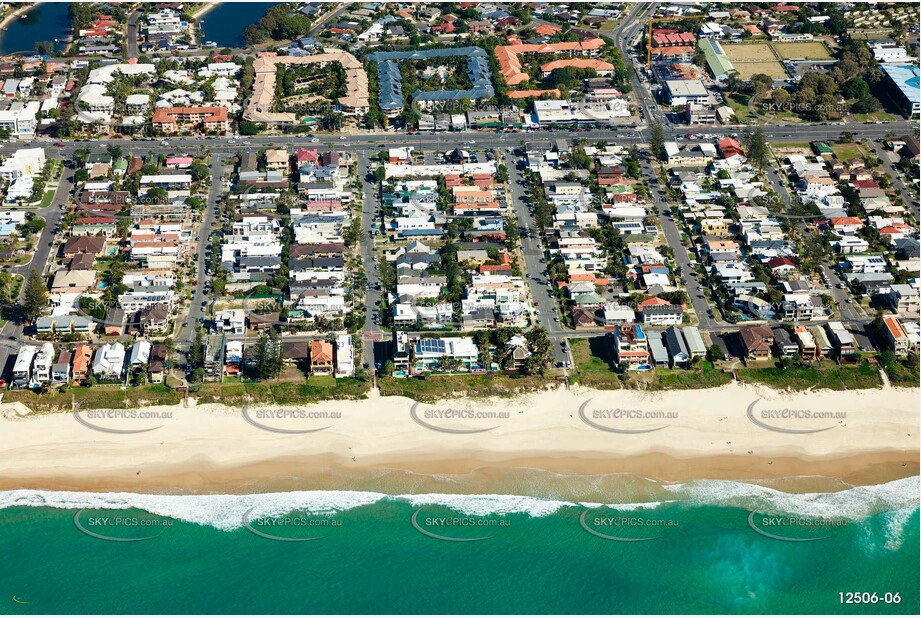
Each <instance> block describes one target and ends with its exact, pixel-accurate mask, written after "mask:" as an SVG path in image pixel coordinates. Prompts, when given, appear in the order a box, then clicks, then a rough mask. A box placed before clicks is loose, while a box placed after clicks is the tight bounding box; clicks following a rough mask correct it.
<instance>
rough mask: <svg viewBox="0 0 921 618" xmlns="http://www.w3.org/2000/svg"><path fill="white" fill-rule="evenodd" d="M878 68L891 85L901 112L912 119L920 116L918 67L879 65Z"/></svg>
mask: <svg viewBox="0 0 921 618" xmlns="http://www.w3.org/2000/svg"><path fill="white" fill-rule="evenodd" d="M879 68H880V70H882V72H883V73H885V74H886V77H887V78H888V79H889V82H890V83H891V84H892V86H893V88H894V95H895V100H896V101H897V102H898V104H899V106H900V107H901V108H902V111H903V112H904V113H906V114H908V115H910V116H912V117H914V116H918V115H919V114H921V74H919V69H918V67H916V66H914V65H911V64H881V65H879Z"/></svg>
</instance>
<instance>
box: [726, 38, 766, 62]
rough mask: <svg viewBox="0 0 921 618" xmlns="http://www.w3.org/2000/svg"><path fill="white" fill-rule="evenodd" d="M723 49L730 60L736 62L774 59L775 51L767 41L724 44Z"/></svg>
mask: <svg viewBox="0 0 921 618" xmlns="http://www.w3.org/2000/svg"><path fill="white" fill-rule="evenodd" d="M723 51H724V52H726V57H727V58H729V61H730V62H732V63H733V64H735V63H736V62H759V61H766V60H772V59H774V57H775V56H774V53H773V52H772V51H771V47H770V45H768V44H767V43H738V44H735V45H733V44H723Z"/></svg>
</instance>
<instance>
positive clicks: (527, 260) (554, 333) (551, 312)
mask: <svg viewBox="0 0 921 618" xmlns="http://www.w3.org/2000/svg"><path fill="white" fill-rule="evenodd" d="M503 158H504V161H505V166H506V167H507V168H508V174H509V195H508V197H509V199H510V200H511V204H512V207H513V208H514V210H515V216H516V218H517V219H518V231H519V233H520V235H521V251H522V254H523V255H524V267H525V268H524V270H525V280H526V281H527V283H528V285H529V286H530V289H531V298H532V299H533V301H534V306H535V309H536V312H537V315H536V318H537V323H538V324H539V325H540V326H543V327H544V329H545V330H546V331H547V335H548V336H549V338H550V340H551V341H552V342H553V356H554V360H555V361H556V362H557V363H563V362H570V361H571V359H570V357H569V353H568V351H566V352H564V351H563V348H562V345H561V344H562V342H563V340H564V339H565V338H566V336H568V335H572V334H573V331H569V330H564V329H563V327H562V326H561V325H560V322H559V312H558V307H557V302H556V299H555V298H554V297H553V294H552V292H551V291H550V288H548V287H547V283H548V282H549V280H550V279H549V277H548V276H547V275H545V274H544V270H545V269H546V268H547V264H546V258H545V254H544V247H543V240H542V239H541V237H540V230H539V228H538V227H537V223H536V222H535V220H534V215H532V214H531V212H530V211H529V210H528V202H527V198H526V196H525V189H524V174H523V173H522V168H523V165H520V164H519V161H518V159H517V158H516V157H515V156H514V154H513V153H508V152H505V153H503ZM567 350H568V348H567Z"/></svg>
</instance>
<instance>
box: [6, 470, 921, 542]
mask: <svg viewBox="0 0 921 618" xmlns="http://www.w3.org/2000/svg"><path fill="white" fill-rule="evenodd" d="M919 481H921V479H919V477H912V478H907V479H900V480H897V481H891V482H889V483H884V484H882V485H873V486H868V487H854V488H850V489H846V490H843V491H839V492H833V493H810V494H788V493H784V492H782V491H777V490H775V489H769V488H767V487H761V486H759V485H752V484H750V483H739V482H734V481H692V482H688V483H677V484H671V485H664V486H663V487H662V489H663V490H665V491H667V492H669V493H670V494H671V495H673V497H674V498H673V499H672V500H666V501H649V502H632V503H627V504H616V503H611V504H607V505H604V504H601V503H589V502H583V503H575V502H566V501H561V500H549V499H542V498H533V497H529V496H515V495H498V494H483V495H478V494H471V495H460V494H402V495H396V496H390V495H388V494H383V493H377V492H365V491H293V492H280V493H267V494H242V495H181V496H175V495H174V496H169V495H153V494H135V493H84V492H71V491H40V490H26V489H19V490H12V491H2V492H0V510H2V509H5V508H10V507H50V508H60V509H83V508H86V509H89V508H91V509H129V508H137V509H141V510H144V511H147V512H149V513H153V514H155V515H161V516H164V517H171V518H174V519H177V520H182V521H187V522H191V523H196V524H200V525H208V526H213V527H215V528H218V529H221V530H233V529H236V528H239V527H241V526H242V524H243V516H244V515H245V514H246V513H247V512H250V511H251V513H250V517H271V516H277V515H283V514H286V513H291V512H293V511H297V510H304V511H309V512H312V513H336V512H341V511H347V510H349V509H354V508H358V507H361V506H366V505H370V504H374V503H376V502H379V501H381V500H399V501H404V502H407V503H409V504H410V505H412V506H423V505H431V504H437V505H441V506H445V507H447V508H450V509H452V510H455V511H458V512H461V513H464V514H467V515H475V516H485V515H490V514H499V515H502V514H516V513H520V514H526V515H529V516H531V517H545V516H548V515H552V514H553V513H556V512H557V511H559V510H560V509H561V508H564V507H587V508H597V507H601V506H609V507H611V508H615V509H618V510H639V509H654V508H656V507H658V506H660V505H661V504H666V503H676V502H678V503H688V504H690V505H711V506H728V507H735V508H744V509H750V510H757V511H760V512H764V513H788V514H797V515H803V516H812V517H841V518H847V519H850V520H854V521H857V520H861V519H865V518H867V517H869V516H871V515H875V514H878V513H884V512H886V513H888V512H892V511H899V512H901V510H903V509H905V510H906V511H907V515H905V516H902V517H896V516H893V517H892V518H891V520H890V521H891V524H892V525H891V530H890V539H891V540H892V541H893V542H895V543H897V542H899V539H900V537H901V529H902V528H903V527H904V523H905V522H906V521H908V518H909V516H910V514H911V513H912V512H914V511H915V510H917V508H918V502H919Z"/></svg>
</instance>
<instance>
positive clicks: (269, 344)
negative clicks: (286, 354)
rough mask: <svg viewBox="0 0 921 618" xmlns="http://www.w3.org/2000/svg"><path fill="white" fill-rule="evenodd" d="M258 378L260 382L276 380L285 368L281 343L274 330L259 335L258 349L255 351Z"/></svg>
mask: <svg viewBox="0 0 921 618" xmlns="http://www.w3.org/2000/svg"><path fill="white" fill-rule="evenodd" d="M253 360H254V362H255V369H256V377H258V378H259V379H260V380H269V379H271V378H275V377H277V376H278V374H280V373H281V370H282V367H283V366H284V360H283V358H282V349H281V341H279V339H278V334H277V333H276V332H275V331H274V330H270V331H269V332H264V331H263V333H262V334H261V335H259V340H258V341H257V342H256V347H255V349H254V350H253Z"/></svg>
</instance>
